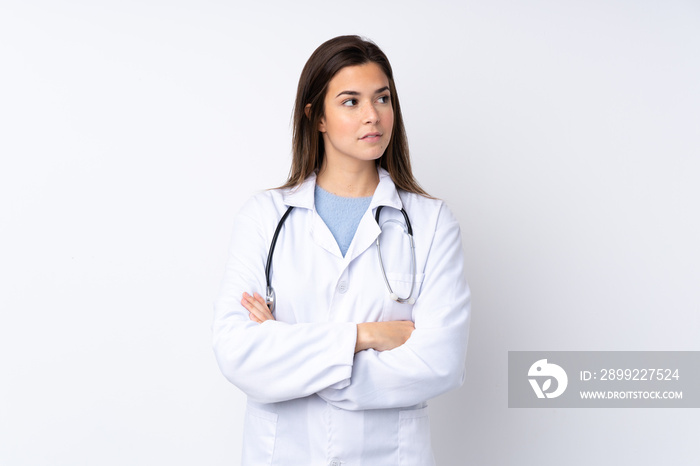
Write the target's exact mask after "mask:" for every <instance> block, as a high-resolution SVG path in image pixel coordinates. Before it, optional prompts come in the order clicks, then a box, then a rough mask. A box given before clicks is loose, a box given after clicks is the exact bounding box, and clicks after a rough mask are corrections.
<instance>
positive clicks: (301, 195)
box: [283, 168, 403, 210]
mask: <svg viewBox="0 0 700 466" xmlns="http://www.w3.org/2000/svg"><path fill="white" fill-rule="evenodd" d="M377 173H378V174H379V184H378V185H377V189H375V190H374V196H372V201H371V202H370V210H373V209H374V208H375V207H378V206H380V205H384V206H388V207H393V208H395V209H399V210H400V209H401V207H403V204H402V202H401V198H400V197H399V193H398V192H397V190H396V185H394V182H393V181H392V180H391V176H390V175H389V172H388V171H386V170H384V169H383V168H378V169H377ZM315 188H316V173H315V172H314V173H312V174H311V175H309V176H308V177H307V178H306V179H305V180H304V182H303V183H302V184H301V185H299V186H297V187H295V188H291V189H288V190H285V192H284V194H283V199H284V203H285V204H286V205H288V206H294V207H304V208H306V209H312V210H313V208H314V190H315Z"/></svg>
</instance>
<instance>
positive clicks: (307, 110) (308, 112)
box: [304, 104, 326, 133]
mask: <svg viewBox="0 0 700 466" xmlns="http://www.w3.org/2000/svg"><path fill="white" fill-rule="evenodd" d="M304 113H305V114H306V118H308V119H311V104H306V106H305V107H304ZM318 130H319V131H320V132H321V133H325V132H326V119H325V118H324V117H321V121H319V123H318Z"/></svg>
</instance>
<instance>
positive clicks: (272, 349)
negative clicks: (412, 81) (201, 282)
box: [212, 198, 357, 403]
mask: <svg viewBox="0 0 700 466" xmlns="http://www.w3.org/2000/svg"><path fill="white" fill-rule="evenodd" d="M254 201H255V198H254V199H253V200H252V201H250V202H249V203H248V204H247V205H246V206H245V207H244V208H243V209H242V211H241V212H240V213H239V215H238V216H237V218H236V221H235V224H234V231H233V235H232V238H231V246H230V254H229V258H228V263H227V265H226V271H225V274H224V279H223V281H222V285H221V291H220V293H219V297H218V299H217V300H216V302H215V305H214V308H215V317H214V324H213V327H212V330H213V338H214V342H213V347H214V353H215V355H216V360H217V362H218V364H219V367H220V369H221V371H222V373H223V374H224V376H225V377H226V378H227V379H228V380H229V381H231V382H232V383H233V384H234V385H236V386H237V387H238V388H240V389H241V390H243V392H245V393H246V395H248V397H249V399H251V400H254V401H257V402H260V403H273V402H278V401H285V400H289V399H293V398H301V397H304V396H308V395H311V394H313V393H316V392H318V391H320V390H322V389H324V388H327V387H331V386H333V387H336V388H337V387H342V386H345V385H347V384H348V383H349V379H350V374H351V371H352V364H353V354H354V350H355V342H356V338H357V326H356V324H353V323H304V324H289V323H284V322H278V321H266V322H263V323H262V324H259V323H256V322H253V321H251V320H250V319H249V313H248V311H247V310H246V309H245V308H244V307H243V306H242V305H241V303H240V301H241V297H242V294H243V292H247V293H250V294H252V293H253V292H258V293H260V294H261V295H263V296H264V295H265V284H266V282H265V263H264V262H265V260H266V258H267V249H268V248H269V244H265V241H266V238H267V237H268V236H271V235H264V234H262V233H263V230H262V228H261V227H260V225H261V221H260V218H261V216H262V215H264V212H266V211H267V212H270V210H271V209H269V208H265V205H262V206H261V205H259V204H256V202H254ZM268 215H273V216H274V215H276V214H275V213H268ZM278 217H279V215H278Z"/></svg>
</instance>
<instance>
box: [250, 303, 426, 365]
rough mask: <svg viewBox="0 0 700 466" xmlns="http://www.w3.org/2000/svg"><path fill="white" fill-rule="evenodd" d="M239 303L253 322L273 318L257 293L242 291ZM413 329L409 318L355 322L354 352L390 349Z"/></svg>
mask: <svg viewBox="0 0 700 466" xmlns="http://www.w3.org/2000/svg"><path fill="white" fill-rule="evenodd" d="M241 304H242V305H243V307H245V308H246V310H247V311H248V312H249V313H250V315H249V318H250V320H252V321H253V322H257V323H259V324H261V323H263V322H265V321H266V320H275V318H274V316H273V315H272V313H271V312H270V309H269V308H268V307H267V304H266V303H265V299H264V298H263V297H262V296H260V295H259V294H258V293H254V294H253V296H251V295H249V294H248V293H243V297H242V299H241ZM413 330H415V325H414V324H413V322H411V321H410V320H394V321H388V322H363V323H360V324H357V340H356V342H355V353H357V352H359V351H363V350H366V349H370V348H371V349H374V350H376V351H387V350H392V349H394V348H397V347H399V346H401V345H403V344H404V343H406V340H408V338H409V337H410V336H411V333H413Z"/></svg>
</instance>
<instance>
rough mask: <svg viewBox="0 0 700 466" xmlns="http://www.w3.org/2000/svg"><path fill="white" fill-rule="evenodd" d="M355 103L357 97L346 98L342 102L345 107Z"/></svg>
mask: <svg viewBox="0 0 700 466" xmlns="http://www.w3.org/2000/svg"><path fill="white" fill-rule="evenodd" d="M356 104H357V99H348V100H346V101H344V102H343V105H345V106H346V107H353V106H355V105H356Z"/></svg>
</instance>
